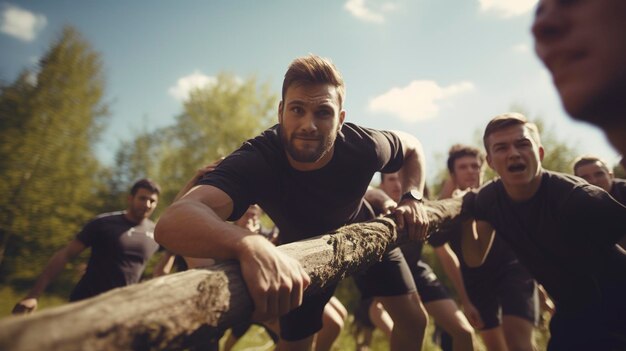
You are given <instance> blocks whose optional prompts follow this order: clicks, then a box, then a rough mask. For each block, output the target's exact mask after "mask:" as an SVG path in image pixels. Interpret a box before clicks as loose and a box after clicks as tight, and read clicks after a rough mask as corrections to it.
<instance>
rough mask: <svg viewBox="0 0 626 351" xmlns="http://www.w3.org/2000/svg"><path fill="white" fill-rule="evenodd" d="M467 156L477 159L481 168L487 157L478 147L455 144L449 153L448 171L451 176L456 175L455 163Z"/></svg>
mask: <svg viewBox="0 0 626 351" xmlns="http://www.w3.org/2000/svg"><path fill="white" fill-rule="evenodd" d="M466 156H471V157H476V158H477V159H478V161H479V162H480V165H481V166H482V165H483V163H485V155H484V154H483V153H482V152H481V151H480V150H479V149H478V148H477V147H473V146H469V145H462V144H455V145H452V147H451V148H450V151H448V171H449V172H450V174H452V173H454V162H456V160H458V159H459V158H462V157H466Z"/></svg>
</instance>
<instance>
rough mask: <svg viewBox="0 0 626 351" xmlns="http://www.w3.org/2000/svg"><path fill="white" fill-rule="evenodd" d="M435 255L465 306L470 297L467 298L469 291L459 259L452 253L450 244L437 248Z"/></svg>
mask: <svg viewBox="0 0 626 351" xmlns="http://www.w3.org/2000/svg"><path fill="white" fill-rule="evenodd" d="M435 253H436V254H437V257H438V258H439V262H441V265H442V266H443V270H444V271H445V272H446V274H447V275H448V277H449V278H450V280H451V281H452V285H454V288H455V289H456V291H457V293H458V294H459V297H460V298H461V302H462V303H463V305H466V304H467V303H469V297H468V296H467V291H465V285H464V284H463V276H462V275H461V268H460V264H459V259H458V258H457V257H456V254H455V253H454V252H452V249H450V246H449V245H448V244H444V245H442V246H439V247H436V248H435Z"/></svg>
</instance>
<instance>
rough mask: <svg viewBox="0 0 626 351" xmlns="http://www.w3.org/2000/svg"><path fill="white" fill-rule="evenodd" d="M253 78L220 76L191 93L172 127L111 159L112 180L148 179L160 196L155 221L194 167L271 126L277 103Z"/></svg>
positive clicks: (138, 139) (144, 135) (140, 137)
mask: <svg viewBox="0 0 626 351" xmlns="http://www.w3.org/2000/svg"><path fill="white" fill-rule="evenodd" d="M269 91H270V90H269V86H268V85H267V84H259V83H258V82H257V80H256V78H254V77H251V78H248V79H245V80H243V81H242V80H240V79H238V78H237V77H235V76H234V75H232V74H228V73H220V74H219V75H218V76H217V77H216V82H215V83H214V84H211V85H209V86H206V87H203V88H200V89H196V90H194V91H192V92H191V94H190V96H189V98H188V99H187V100H186V101H184V103H183V112H182V113H181V114H180V115H178V116H177V117H176V121H175V123H174V124H173V125H172V126H167V127H163V128H159V129H157V130H155V131H152V132H148V131H145V130H144V131H142V132H140V133H138V134H137V135H136V136H135V138H134V140H131V141H125V142H123V143H122V145H121V148H120V149H119V150H118V152H117V154H116V164H115V171H114V173H115V174H116V176H115V179H117V181H118V182H119V183H120V184H126V185H127V184H129V183H130V182H132V181H134V180H135V179H137V178H141V177H149V178H152V179H154V180H156V181H157V182H159V183H160V185H161V187H162V189H163V193H162V194H161V199H160V201H161V203H162V204H163V205H161V206H159V208H158V209H157V215H158V214H159V213H160V211H162V210H163V209H164V208H165V206H164V205H167V204H169V203H171V201H172V200H173V199H174V196H175V195H176V194H177V193H178V191H179V189H180V188H181V187H182V186H183V185H184V184H185V183H186V182H187V180H188V179H189V178H190V177H191V176H192V175H193V174H195V172H196V170H197V169H199V168H200V167H202V166H204V165H206V164H208V163H211V162H213V161H214V160H216V159H218V158H220V157H223V156H226V155H228V154H229V153H231V152H232V151H234V150H235V149H236V148H238V147H239V146H240V145H241V144H242V142H244V141H245V140H247V139H249V138H251V137H254V136H255V135H256V134H258V133H259V132H261V131H262V130H264V129H266V128H268V127H269V126H271V125H272V121H273V119H274V116H275V114H274V113H275V108H276V106H277V98H276V96H275V95H273V94H271V93H270V92H269Z"/></svg>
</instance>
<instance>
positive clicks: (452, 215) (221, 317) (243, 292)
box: [0, 200, 461, 351]
mask: <svg viewBox="0 0 626 351" xmlns="http://www.w3.org/2000/svg"><path fill="white" fill-rule="evenodd" d="M460 209H461V205H460V201H459V200H440V201H429V202H427V210H428V215H429V219H430V222H431V229H430V232H434V231H437V230H439V229H441V227H442V226H446V225H450V224H451V223H452V222H455V221H458V220H459V219H460V217H459V214H460ZM396 229H397V228H396V225H395V222H394V221H393V220H391V219H388V218H380V219H376V220H374V221H371V222H367V223H359V224H353V225H348V226H345V227H342V228H340V229H338V230H337V231H335V232H333V233H329V234H327V235H322V236H318V237H314V238H310V239H306V240H302V241H298V242H295V243H291V244H287V245H281V246H279V249H280V250H282V251H284V252H286V253H287V254H289V255H291V256H292V257H295V258H296V259H298V260H299V261H300V262H301V263H302V265H303V267H304V269H305V270H306V272H307V273H308V274H309V275H310V276H311V285H310V286H309V288H308V289H307V291H306V294H307V295H308V294H313V293H315V292H317V291H319V290H320V289H323V288H325V287H327V286H330V285H332V284H335V283H337V282H339V281H340V280H341V279H343V278H345V277H346V276H349V275H352V274H354V273H356V272H358V271H361V270H363V269H365V268H367V267H368V266H370V265H372V264H374V263H376V262H378V261H379V260H380V259H381V258H382V256H383V254H384V253H385V252H386V251H388V250H389V249H390V248H391V247H392V246H394V245H398V244H400V243H402V242H404V241H406V237H405V235H403V234H402V233H400V235H398V233H397V230H396ZM253 307H254V306H253V303H252V300H251V298H250V296H249V295H248V292H247V289H246V287H245V284H244V282H243V279H242V278H241V274H240V270H239V264H238V263H237V262H235V261H225V262H223V263H220V264H218V265H215V266H212V267H210V268H206V269H194V270H190V271H186V272H181V273H176V274H172V275H169V276H163V277H159V278H156V279H152V280H149V281H146V282H143V283H140V284H136V285H132V286H128V287H124V288H119V289H114V290H112V291H109V292H107V293H104V294H101V295H99V296H96V297H93V298H90V299H87V300H84V301H79V302H75V303H70V304H67V305H65V306H61V307H57V308H51V309H48V310H44V311H41V312H37V313H34V314H31V315H27V316H11V317H7V318H4V319H2V320H0V350H14V351H18V350H63V351H70V350H81V351H83V350H121V349H124V350H128V349H132V350H164V349H167V350H179V349H184V348H191V349H194V348H200V347H201V345H204V344H206V343H207V341H208V340H210V339H211V338H218V337H219V336H220V335H221V331H222V330H224V329H226V328H229V327H231V326H233V325H234V324H235V323H237V322H240V321H242V320H247V319H249V318H250V315H251V313H252V310H253Z"/></svg>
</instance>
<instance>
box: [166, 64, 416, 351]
mask: <svg viewBox="0 0 626 351" xmlns="http://www.w3.org/2000/svg"><path fill="white" fill-rule="evenodd" d="M343 97H344V84H343V79H342V78H341V75H340V74H339V72H338V71H337V70H336V68H335V67H334V65H333V64H332V63H330V61H328V60H327V59H324V58H321V57H318V56H314V55H310V56H307V57H302V58H298V59H296V60H294V61H293V62H292V64H291V65H290V66H289V69H288V70H287V73H286V74H285V79H284V81H283V89H282V101H281V102H280V104H279V106H278V121H279V124H278V125H276V126H274V127H272V128H270V129H268V130H266V131H265V132H263V133H262V134H261V135H259V136H258V137H256V138H254V139H251V140H248V141H247V142H245V143H244V144H243V146H242V147H241V148H239V149H238V150H236V151H235V152H233V153H232V154H231V155H229V156H228V157H226V159H224V161H222V162H221V163H220V164H219V165H218V166H217V168H216V169H215V171H213V172H211V173H209V174H207V175H206V176H205V177H203V178H202V179H201V180H200V182H199V185H198V186H196V187H195V188H193V189H192V190H190V191H189V192H188V193H187V194H186V195H185V196H183V197H182V198H181V199H180V200H178V201H177V202H175V203H174V204H173V205H172V206H170V207H169V208H168V209H167V210H166V211H165V213H164V214H163V216H162V217H161V219H160V221H159V224H158V225H157V228H156V232H155V235H156V239H157V241H159V242H160V243H162V244H163V245H164V246H166V247H167V248H168V250H171V251H173V252H176V253H179V254H182V255H185V256H193V257H213V258H216V259H237V260H239V263H240V265H241V272H242V276H243V279H244V281H245V283H246V286H247V288H248V291H249V292H250V296H251V297H252V300H253V302H254V306H255V311H254V314H253V317H254V318H255V319H257V320H267V319H271V318H274V317H280V328H281V339H280V341H279V349H281V350H306V349H309V348H310V347H311V344H312V339H313V335H314V334H315V332H317V331H318V330H319V329H320V328H321V325H322V320H321V317H322V313H323V309H324V306H325V305H326V302H327V301H328V300H329V299H330V297H331V296H332V294H333V290H334V287H329V288H328V289H326V290H325V291H323V292H322V293H319V294H317V295H314V296H310V297H308V298H307V299H305V300H304V302H303V291H304V290H305V289H306V287H307V286H308V284H309V281H310V278H309V277H308V275H307V273H306V272H305V271H304V269H303V268H302V266H301V265H300V263H299V262H298V261H297V260H295V259H293V258H291V257H289V256H287V255H286V254H284V253H282V252H281V251H280V250H278V249H276V248H275V247H274V246H273V245H272V244H271V243H269V242H268V241H267V240H265V239H264V238H263V237H261V236H259V235H252V233H251V232H250V231H247V230H245V229H242V228H239V227H236V226H233V225H230V224H228V223H226V222H225V221H226V220H235V219H237V218H238V217H239V216H241V214H242V213H243V212H244V211H245V209H246V208H247V207H248V205H249V204H251V203H257V204H259V205H260V206H261V207H262V208H263V210H264V211H265V212H266V213H267V214H268V215H269V216H270V218H271V219H272V220H273V221H274V223H275V224H276V225H277V226H278V227H279V228H280V236H281V241H282V242H284V243H289V242H293V241H297V240H301V239H305V238H309V237H313V236H316V235H320V234H323V233H326V232H329V231H332V230H334V229H337V228H339V227H341V226H343V225H345V224H349V223H354V222H358V221H361V220H363V219H365V218H367V213H366V211H365V209H366V207H365V206H364V205H363V195H364V194H365V191H366V189H367V186H368V184H369V182H370V180H371V178H372V176H373V175H374V173H375V172H377V171H383V172H395V171H398V170H401V174H402V175H403V177H404V178H405V182H404V184H405V189H404V190H405V191H407V192H408V190H418V191H421V190H422V189H423V186H424V166H423V155H422V151H421V146H420V144H419V142H418V141H417V140H416V139H415V138H413V137H411V136H409V135H406V134H404V133H391V132H383V131H377V130H373V129H368V128H362V127H359V126H356V125H354V124H350V123H344V117H345V111H344V110H343V109H342V103H343ZM411 195H412V196H413V197H407V198H406V199H405V200H404V201H403V202H401V203H400V206H398V208H397V209H396V210H395V214H396V220H397V221H398V225H399V226H400V227H406V228H407V230H408V233H409V237H411V238H413V239H416V240H419V239H423V238H424V237H425V236H426V232H427V217H426V213H425V210H424V208H423V206H422V205H421V203H420V202H419V194H416V193H415V192H412V193H411ZM394 258H396V259H397V260H396V261H393V260H392V259H394ZM376 266H382V267H383V268H382V269H379V270H377V269H375V267H376ZM370 271H378V272H377V273H378V275H377V276H376V278H379V279H381V281H380V283H381V285H382V286H383V287H384V289H381V290H385V291H381V293H383V294H384V293H386V296H383V297H382V298H381V300H382V301H383V303H384V304H386V306H385V307H386V308H387V310H388V311H389V313H390V314H391V315H392V318H393V317H394V316H395V317H396V326H395V327H394V331H393V334H394V335H393V336H392V342H391V347H392V349H396V350H411V349H412V350H417V349H419V348H420V347H421V344H422V340H423V333H424V329H425V324H426V320H427V318H426V315H425V313H424V310H423V306H421V303H420V302H419V296H418V295H417V293H416V292H415V288H414V284H412V282H411V280H410V275H409V279H407V280H402V277H403V272H404V271H408V267H407V266H406V262H405V261H404V258H403V257H402V256H401V254H398V256H397V257H390V259H388V260H386V261H384V262H381V263H380V264H377V265H375V266H374V267H372V268H370ZM390 272H391V273H390Z"/></svg>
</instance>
